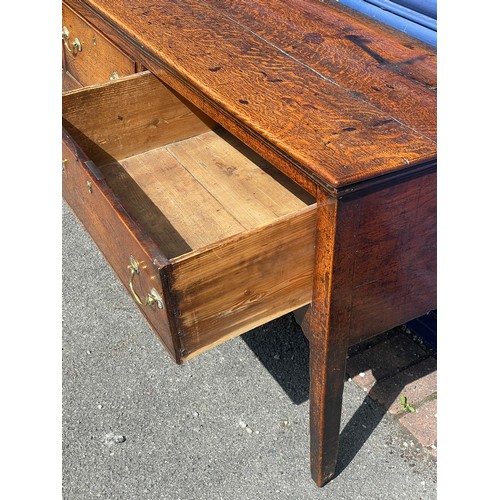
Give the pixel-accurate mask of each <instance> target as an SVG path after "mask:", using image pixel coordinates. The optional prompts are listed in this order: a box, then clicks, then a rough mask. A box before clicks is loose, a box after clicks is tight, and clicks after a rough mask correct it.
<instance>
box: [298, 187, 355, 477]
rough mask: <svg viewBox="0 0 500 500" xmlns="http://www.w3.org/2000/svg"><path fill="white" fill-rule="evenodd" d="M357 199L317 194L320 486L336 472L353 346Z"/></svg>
mask: <svg viewBox="0 0 500 500" xmlns="http://www.w3.org/2000/svg"><path fill="white" fill-rule="evenodd" d="M357 219H358V204H357V202H356V201H351V202H349V203H343V202H341V201H339V200H335V199H331V198H328V197H327V196H321V197H319V198H318V226H317V236H316V269H315V277H314V288H313V302H312V306H311V308H310V310H309V313H308V317H307V327H308V330H309V344H310V375H311V382H310V392H309V399H310V436H311V437H310V439H311V475H312V478H313V480H314V481H315V482H316V484H317V485H318V486H323V485H324V484H325V483H326V482H328V481H329V480H330V479H332V478H333V476H334V473H335V465H336V461H337V455H338V443H339V431H340V417H341V411H342V393H343V388H344V377H345V368H346V358H347V349H348V347H349V321H350V310H351V307H350V306H351V283H352V274H353V267H354V266H353V262H354V258H353V256H352V251H350V249H351V250H352V248H354V247H353V245H352V241H350V239H352V238H354V234H355V229H356V227H357V224H358V220H357Z"/></svg>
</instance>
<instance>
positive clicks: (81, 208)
mask: <svg viewBox="0 0 500 500" xmlns="http://www.w3.org/2000/svg"><path fill="white" fill-rule="evenodd" d="M62 139H63V141H62V158H63V181H62V191H63V196H64V198H65V200H66V202H67V203H68V205H69V206H70V207H71V208H72V210H73V212H74V213H75V215H76V216H77V217H78V219H79V220H80V222H81V223H82V224H83V225H84V227H85V228H86V230H87V231H88V232H89V234H90V236H91V237H92V239H93V240H94V242H95V243H96V244H97V246H98V247H99V249H100V250H101V252H102V253H103V255H104V256H105V258H106V260H107V261H108V263H109V264H110V265H111V267H112V268H113V270H114V271H115V273H116V275H117V276H118V278H119V279H120V280H121V281H122V283H123V284H124V285H125V287H126V288H127V290H128V291H129V293H130V294H131V295H132V297H133V299H134V300H135V301H136V302H138V303H141V304H140V310H141V311H142V313H143V314H144V316H145V317H146V319H147V321H148V322H149V323H150V325H151V326H152V327H153V330H154V331H155V332H156V333H157V335H158V337H159V338H160V340H161V341H162V343H163V344H164V346H165V347H166V349H167V351H168V352H169V354H170V355H171V356H172V357H173V358H174V360H175V361H176V362H178V361H179V360H178V359H177V356H178V354H177V351H178V350H177V349H176V347H175V342H176V341H175V339H173V338H172V334H171V331H172V330H171V328H170V324H169V317H170V318H171V317H172V316H170V314H171V313H170V304H169V302H168V301H166V294H165V292H164V289H163V281H164V276H165V273H166V267H167V266H168V265H169V264H168V261H167V260H166V259H165V258H164V257H163V255H162V254H161V253H160V252H159V250H158V249H157V247H156V245H155V244H154V242H153V241H151V240H150V239H149V237H148V236H147V235H145V234H143V232H142V231H141V229H140V228H139V227H138V225H137V224H136V223H135V222H134V221H133V220H132V219H131V218H130V216H129V215H128V214H127V213H126V212H125V211H124V209H123V208H122V206H121V204H120V203H119V202H118V200H117V199H116V197H115V196H114V194H113V193H112V191H111V190H110V189H109V186H108V185H107V183H106V181H105V180H104V179H103V178H102V176H101V175H100V172H99V171H98V170H97V169H96V167H95V166H94V165H93V163H92V162H90V161H89V160H88V158H87V157H86V155H85V154H84V153H83V152H82V151H81V149H80V148H79V147H78V146H77V145H76V143H75V142H74V141H73V139H72V138H71V137H70V136H69V135H68V134H67V133H66V132H65V131H64V129H63V138H62ZM131 256H133V258H134V259H135V261H136V262H137V263H138V267H139V268H138V271H139V272H136V270H134V267H133V266H131ZM156 299H159V302H158V301H156ZM110 302H111V304H112V303H113V301H112V298H111V299H110ZM148 302H150V303H149V304H148Z"/></svg>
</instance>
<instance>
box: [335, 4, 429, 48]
mask: <svg viewBox="0 0 500 500" xmlns="http://www.w3.org/2000/svg"><path fill="white" fill-rule="evenodd" d="M337 1H338V2H339V3H341V4H344V5H347V6H348V7H351V8H352V9H354V10H357V11H359V12H362V13H363V14H366V15H368V16H370V17H373V18H374V19H377V20H378V21H380V22H382V23H384V24H387V25H389V26H392V27H393V28H396V29H398V30H400V31H403V32H405V33H407V34H408V35H410V36H413V37H415V38H418V39H419V40H423V41H424V42H427V43H429V44H431V45H434V46H436V44H437V36H436V35H437V0H337Z"/></svg>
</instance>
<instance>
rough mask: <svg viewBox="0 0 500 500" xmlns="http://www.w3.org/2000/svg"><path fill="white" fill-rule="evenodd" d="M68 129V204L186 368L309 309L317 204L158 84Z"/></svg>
mask: <svg viewBox="0 0 500 500" xmlns="http://www.w3.org/2000/svg"><path fill="white" fill-rule="evenodd" d="M63 127H64V128H63V195H64V197H65V199H66V201H67V202H68V204H69V205H70V206H71V207H72V209H73V211H74V212H75V214H76V215H77V216H78V218H79V219H80V220H81V222H82V223H83V225H84V226H85V227H86V228H87V230H88V232H89V233H90V234H91V236H92V238H93V239H94V241H95V242H96V243H97V245H98V246H99V248H100V249H101V251H102V253H103V254H104V256H105V257H106V258H107V260H108V262H109V264H110V265H111V266H112V267H113V269H114V270H115V272H116V274H117V276H118V277H119V278H120V279H121V281H122V282H123V283H124V284H125V286H126V287H127V289H128V290H129V292H130V293H131V295H132V297H133V298H134V300H135V301H136V302H137V303H138V305H139V307H140V309H141V310H142V312H143V313H144V315H145V317H146V318H147V320H148V321H149V323H150V324H151V326H152V327H153V329H154V330H155V331H156V333H157V334H158V336H159V337H160V339H161V340H162V341H163V344H164V345H165V347H166V348H167V350H168V351H169V352H170V354H171V355H172V357H173V358H174V359H175V360H176V361H177V362H182V361H185V360H187V359H190V358H192V357H193V356H195V355H197V354H199V353H201V352H203V351H205V350H207V349H208V348H210V347H212V346H215V345H218V344H219V343H221V342H223V341H224V340H227V339H229V338H232V337H234V336H236V335H239V334H241V333H244V332H246V331H248V330H250V329H252V328H255V327H257V326H259V325H261V324H263V323H266V322H268V321H270V320H272V319H274V318H276V317H278V316H281V315H283V314H285V313H287V312H290V311H292V310H294V309H297V308H299V307H301V306H303V305H305V304H308V303H309V302H310V301H311V294H312V270H313V259H314V232H315V214H316V205H315V200H314V198H312V197H311V196H310V195H309V194H307V193H306V192H305V191H303V190H302V189H301V188H299V187H298V186H297V185H295V184H293V183H292V182H291V181H290V180H289V179H288V178H287V177H286V176H284V175H283V174H281V173H280V172H279V171H277V170H276V169H275V168H274V167H272V166H271V165H270V164H269V163H267V162H266V161H265V160H263V159H262V158H261V157H259V156H258V155H257V154H255V153H254V152H253V151H251V150H250V149H248V148H247V147H246V146H244V145H243V144H242V143H241V142H239V141H238V140H237V139H236V138H235V137H233V136H232V135H230V134H229V133H228V132H227V131H226V130H224V129H223V128H221V127H219V126H218V125H217V124H216V123H214V122H213V121H211V120H210V119H209V118H208V117H206V116H205V115H203V114H202V113H201V112H200V111H199V110H197V109H196V108H194V107H193V106H192V105H191V104H189V103H188V102H187V101H185V100H184V99H182V98H181V97H180V96H178V95H177V94H176V93H175V92H174V91H172V90H171V89H169V88H168V87H167V86H165V85H164V84H163V83H162V82H160V81H159V80H158V79H157V78H156V77H155V76H153V75H151V74H150V73H148V72H144V73H139V74H137V75H134V76H130V77H127V78H124V79H122V80H118V81H116V82H110V83H107V84H103V85H96V86H93V87H88V88H83V89H77V90H74V91H71V92H68V93H66V94H64V95H63Z"/></svg>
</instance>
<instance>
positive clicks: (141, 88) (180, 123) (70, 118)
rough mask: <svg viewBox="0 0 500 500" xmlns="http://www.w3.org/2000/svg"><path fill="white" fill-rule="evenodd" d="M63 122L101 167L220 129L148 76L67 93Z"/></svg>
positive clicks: (146, 73)
mask: <svg viewBox="0 0 500 500" xmlns="http://www.w3.org/2000/svg"><path fill="white" fill-rule="evenodd" d="M63 119H64V126H65V128H66V129H67V130H68V132H69V133H70V134H71V135H72V136H73V137H74V138H75V140H77V142H78V143H79V144H80V146H81V147H82V148H84V150H85V151H86V152H87V154H89V156H90V157H91V158H92V160H93V161H94V162H95V163H96V164H98V165H99V164H103V163H107V162H111V161H114V160H115V159H123V158H126V157H128V156H131V155H134V154H138V153H142V152H144V151H148V150H149V149H152V148H156V147H159V146H163V145H165V144H167V143H168V142H172V141H178V140H181V139H185V138H187V137H192V136H193V135H197V134H199V133H202V132H206V131H207V130H211V129H212V128H213V127H215V123H214V122H213V121H212V120H211V119H209V118H208V117H206V115H204V114H203V113H202V112H201V111H199V110H197V109H196V107H194V106H192V105H191V104H189V103H188V102H187V101H185V99H183V98H181V97H180V96H178V95H177V94H176V93H174V92H173V91H171V90H170V89H169V88H168V87H167V86H166V85H165V84H163V83H162V82H161V81H160V80H158V79H157V78H156V77H154V76H153V75H151V74H150V73H149V72H144V73H139V74H137V75H132V76H130V77H127V78H124V79H122V80H118V81H115V82H110V83H107V84H102V85H95V86H93V87H88V88H84V89H80V90H75V91H73V92H69V93H67V94H65V95H63Z"/></svg>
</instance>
